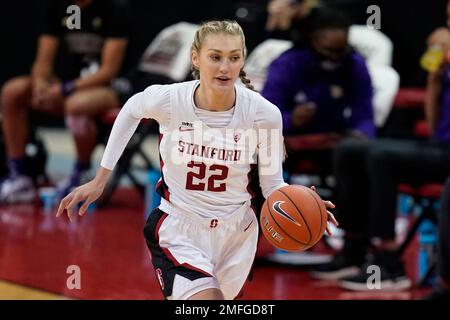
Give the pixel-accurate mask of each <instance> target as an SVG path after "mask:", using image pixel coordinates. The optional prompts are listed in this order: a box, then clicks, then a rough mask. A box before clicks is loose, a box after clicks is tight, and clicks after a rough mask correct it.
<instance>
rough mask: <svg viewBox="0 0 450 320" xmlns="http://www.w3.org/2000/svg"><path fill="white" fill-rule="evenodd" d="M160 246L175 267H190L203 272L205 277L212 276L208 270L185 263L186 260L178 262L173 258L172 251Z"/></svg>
mask: <svg viewBox="0 0 450 320" xmlns="http://www.w3.org/2000/svg"><path fill="white" fill-rule="evenodd" d="M160 248H161V250H162V251H163V252H164V254H165V255H166V257H167V258H169V260H170V261H172V263H173V264H174V265H175V266H176V267H179V266H182V267H185V268H186V269H190V270H194V271H197V272H200V273H202V274H204V275H205V276H207V277H212V275H210V274H209V273H208V272H206V271H203V270H202V269H199V268H197V267H194V266H193V265H190V264H189V263H186V262H185V263H179V262H178V261H177V259H175V257H174V256H173V255H172V253H170V251H169V249H167V248H163V247H161V246H160Z"/></svg>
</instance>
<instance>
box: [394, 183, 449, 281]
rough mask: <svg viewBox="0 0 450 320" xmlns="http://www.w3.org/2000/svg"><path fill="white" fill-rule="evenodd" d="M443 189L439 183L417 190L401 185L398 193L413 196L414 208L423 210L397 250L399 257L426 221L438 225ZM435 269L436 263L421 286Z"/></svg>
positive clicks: (430, 266)
mask: <svg viewBox="0 0 450 320" xmlns="http://www.w3.org/2000/svg"><path fill="white" fill-rule="evenodd" d="M443 189H444V186H443V185H442V184H438V183H427V184H423V185H421V186H419V187H416V188H414V187H412V186H410V185H406V184H400V185H399V187H398V191H399V192H400V193H403V194H407V195H410V196H412V197H413V199H414V204H413V206H419V207H420V209H421V210H420V211H421V212H420V214H419V216H418V217H417V218H416V219H415V220H414V222H413V224H412V225H411V227H410V228H409V230H408V233H407V234H406V237H405V239H404V240H403V242H402V243H401V244H400V246H399V248H398V249H397V254H398V256H399V257H401V256H402V255H403V254H404V253H405V250H406V249H407V247H408V246H409V245H410V244H411V241H412V240H413V239H414V237H415V236H416V234H417V231H418V230H419V228H420V227H421V225H423V223H424V222H425V221H427V220H428V221H430V222H432V223H433V224H434V225H436V224H437V216H436V207H437V206H438V204H439V200H440V197H441V194H442V191H443ZM434 268H435V263H434V262H432V263H431V264H430V265H429V267H428V269H427V271H426V273H425V275H424V277H423V278H422V279H420V280H419V286H424V285H425V283H426V282H427V281H428V279H429V278H430V276H431V274H432V273H433V271H434Z"/></svg>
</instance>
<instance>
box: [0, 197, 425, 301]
mask: <svg viewBox="0 0 450 320" xmlns="http://www.w3.org/2000/svg"><path fill="white" fill-rule="evenodd" d="M143 225H144V214H143V201H142V199H141V198H140V196H139V195H138V194H137V193H136V192H134V191H133V190H120V191H119V192H117V193H116V194H115V196H114V197H113V199H112V201H111V202H110V204H109V205H108V207H107V208H105V209H99V210H96V211H94V212H92V213H88V214H87V215H86V216H84V217H83V218H78V219H75V221H74V222H72V224H70V223H69V222H68V220H67V219H62V218H59V219H56V218H55V217H54V213H45V212H43V211H42V210H41V209H40V207H39V206H38V205H15V206H3V207H0V280H4V281H7V282H10V283H16V284H20V285H23V286H27V287H31V288H37V289H40V290H42V291H47V292H51V293H56V294H59V295H63V296H66V297H71V298H75V299H162V295H161V293H160V290H159V287H158V285H157V281H156V277H155V275H154V271H153V268H152V265H151V260H150V257H149V253H148V250H147V247H146V244H145V241H144V237H143V232H142V229H143ZM415 251H416V250H415V248H414V245H413V246H412V248H410V249H409V250H408V252H407V254H406V259H407V261H408V264H407V265H408V273H409V274H410V275H411V276H412V277H413V278H415V274H416V268H415V265H416V262H415V261H416V258H417V257H416V254H415ZM71 265H77V266H79V267H80V271H81V289H73V290H70V289H68V288H67V285H66V281H67V279H68V277H69V276H70V275H71V274H68V273H67V268H68V267H69V266H71ZM427 292H428V289H418V288H414V289H412V290H409V291H404V292H392V293H387V292H368V293H364V292H362V293H361V292H360V293H355V292H349V291H344V290H340V289H338V288H336V286H335V285H334V284H333V283H332V282H323V281H317V280H312V279H311V278H310V277H309V275H308V273H307V272H306V271H305V270H302V269H301V268H299V267H294V266H280V265H274V264H273V263H272V264H269V263H267V262H265V261H264V260H263V259H257V260H256V262H255V268H254V277H253V280H252V281H251V282H249V283H247V284H246V286H245V288H244V296H243V297H242V299H277V300H281V299H283V300H284V299H389V300H392V299H419V298H421V297H422V296H423V295H424V294H426V293H427Z"/></svg>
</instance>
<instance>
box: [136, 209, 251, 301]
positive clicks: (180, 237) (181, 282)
mask: <svg viewBox="0 0 450 320" xmlns="http://www.w3.org/2000/svg"><path fill="white" fill-rule="evenodd" d="M170 212H171V214H167V213H165V212H164V211H162V210H160V209H159V208H158V209H155V210H154V211H153V212H152V213H151V214H150V216H149V218H148V220H147V223H146V226H145V228H144V233H145V237H146V240H147V245H148V247H149V249H150V252H151V255H152V263H153V266H154V268H155V273H156V277H157V280H158V282H159V284H160V286H161V290H162V292H163V294H164V296H165V297H166V298H167V299H174V300H184V299H188V298H189V297H191V296H192V295H194V294H196V293H198V292H200V291H203V290H205V289H209V288H217V289H220V290H221V291H222V293H223V295H224V297H225V299H227V300H231V299H234V298H235V297H236V296H237V295H238V294H239V292H240V291H241V289H242V287H243V285H244V283H245V281H246V280H247V277H248V275H249V273H250V269H251V267H252V265H253V260H254V258H255V254H256V247H257V241H258V220H257V218H256V216H255V213H254V211H253V209H251V208H250V207H248V206H243V207H242V208H240V209H239V210H237V211H236V212H234V213H233V214H232V215H230V216H228V217H226V218H220V219H219V218H218V219H206V218H201V217H198V216H190V215H187V214H185V213H182V212H178V211H177V212H175V211H174V210H171V211H170Z"/></svg>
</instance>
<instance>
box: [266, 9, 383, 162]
mask: <svg viewBox="0 0 450 320" xmlns="http://www.w3.org/2000/svg"><path fill="white" fill-rule="evenodd" d="M348 28H349V21H348V19H347V17H346V16H345V15H343V14H342V13H340V12H337V11H333V10H330V9H321V10H320V12H318V13H317V14H316V15H315V17H314V19H313V20H311V21H310V29H309V34H308V42H307V44H306V45H305V46H304V47H294V48H292V49H289V50H287V51H286V52H284V53H283V54H281V55H280V56H279V57H278V58H277V59H275V60H274V61H273V62H272V64H271V65H270V67H269V71H268V75H267V80H266V83H265V85H264V88H263V90H262V92H261V94H262V95H263V96H264V97H265V98H266V99H268V100H269V101H271V102H272V103H274V104H275V105H277V106H278V107H279V108H280V109H281V112H282V115H283V130H284V133H285V135H287V136H288V135H307V134H318V133H320V134H326V135H330V136H332V137H338V138H339V137H341V136H355V137H359V138H361V139H371V138H373V137H374V135H375V124H374V112H373V108H372V85H371V80H370V76H369V73H368V70H367V67H366V64H365V61H364V59H363V57H362V56H360V55H359V54H358V53H356V52H353V51H352V50H351V48H350V47H349V45H348ZM288 148H289V146H288ZM288 152H289V149H288ZM297 156H298V157H304V156H305V153H302V154H300V153H298V154H295V155H290V157H288V159H287V160H288V162H292V161H294V162H295V161H296V160H297V159H294V158H295V157H297ZM323 158H324V159H323V161H324V162H325V163H327V162H328V164H324V165H325V166H328V167H331V161H330V159H331V150H329V152H327V153H326V154H325V155H324V157H323ZM315 160H317V159H315ZM319 161H320V160H319ZM320 162H322V161H320ZM287 166H289V165H288V164H287ZM288 170H289V169H288Z"/></svg>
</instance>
